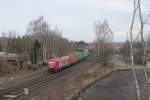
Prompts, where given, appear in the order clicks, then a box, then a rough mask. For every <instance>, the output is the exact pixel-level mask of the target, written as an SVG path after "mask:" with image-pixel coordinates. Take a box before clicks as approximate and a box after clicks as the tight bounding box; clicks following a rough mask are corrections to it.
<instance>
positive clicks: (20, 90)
mask: <svg viewBox="0 0 150 100" xmlns="http://www.w3.org/2000/svg"><path fill="white" fill-rule="evenodd" d="M54 76H55V74H53V75H52V74H50V73H48V71H45V72H43V73H41V74H40V75H38V76H36V77H34V78H33V79H32V80H29V81H26V82H24V83H21V84H16V85H14V86H12V87H9V88H7V89H4V90H1V91H0V100H14V99H17V98H19V97H20V96H23V95H25V93H24V89H25V88H26V89H28V92H31V91H33V90H35V89H36V88H39V87H40V86H42V85H44V84H46V83H47V82H48V81H49V80H50V78H52V77H54Z"/></svg>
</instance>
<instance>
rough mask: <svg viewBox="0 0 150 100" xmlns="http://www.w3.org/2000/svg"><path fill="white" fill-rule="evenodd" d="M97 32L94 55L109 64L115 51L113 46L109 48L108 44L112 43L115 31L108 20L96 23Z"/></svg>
mask: <svg viewBox="0 0 150 100" xmlns="http://www.w3.org/2000/svg"><path fill="white" fill-rule="evenodd" d="M95 34H96V40H95V51H94V55H95V56H96V60H97V61H98V62H102V63H103V64H106V65H107V64H108V62H109V61H110V58H111V55H112V51H113V50H112V49H111V48H108V45H110V44H111V42H112V40H113V32H112V30H111V29H110V27H109V24H108V22H107V20H105V21H104V22H103V23H101V22H97V23H95Z"/></svg>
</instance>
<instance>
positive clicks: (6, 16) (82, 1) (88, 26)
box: [0, 0, 150, 42]
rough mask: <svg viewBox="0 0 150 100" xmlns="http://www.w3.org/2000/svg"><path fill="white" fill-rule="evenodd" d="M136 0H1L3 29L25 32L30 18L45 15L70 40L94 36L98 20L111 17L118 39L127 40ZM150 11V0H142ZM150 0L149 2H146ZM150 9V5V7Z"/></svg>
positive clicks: (87, 39)
mask: <svg viewBox="0 0 150 100" xmlns="http://www.w3.org/2000/svg"><path fill="white" fill-rule="evenodd" d="M132 1H133V0H0V33H1V32H8V31H9V30H15V31H17V32H19V33H20V34H25V33H26V29H27V26H28V24H29V22H30V21H31V20H33V19H37V18H38V17H39V16H44V18H45V20H47V21H48V23H49V24H50V25H51V27H52V28H54V27H55V26H57V27H58V28H59V29H60V30H61V31H62V35H63V36H64V37H66V38H68V39H69V40H77V41H79V40H84V41H87V42H91V41H93V40H94V37H95V36H94V22H95V21H98V20H100V21H103V20H104V19H105V18H107V20H108V22H109V24H110V27H111V29H112V30H113V32H114V33H115V35H114V41H124V40H125V39H126V32H128V31H129V25H130V21H131V15H132ZM142 1H143V2H142V8H143V9H144V10H143V11H144V12H146V11H148V6H150V4H148V0H142ZM146 1H147V2H146ZM149 9H150V8H149Z"/></svg>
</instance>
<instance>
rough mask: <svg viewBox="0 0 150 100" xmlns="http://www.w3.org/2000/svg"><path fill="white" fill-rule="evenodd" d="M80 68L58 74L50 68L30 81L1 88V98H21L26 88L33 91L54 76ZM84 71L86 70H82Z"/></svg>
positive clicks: (6, 99)
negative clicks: (50, 71) (53, 72)
mask: <svg viewBox="0 0 150 100" xmlns="http://www.w3.org/2000/svg"><path fill="white" fill-rule="evenodd" d="M85 63H88V60H85V61H83V62H82V65H86V64H85ZM73 66H74V65H73ZM75 67H77V66H75ZM75 67H74V68H75ZM80 69H82V68H81V67H79V68H78V70H72V69H71V68H68V69H66V70H64V71H62V72H60V73H57V74H51V73H49V72H48V70H46V71H44V72H42V73H39V74H38V75H37V76H35V77H34V78H32V79H31V80H29V81H26V82H23V83H18V84H15V85H13V86H10V87H8V88H6V89H4V90H1V91H0V100H16V99H19V98H20V97H22V96H25V90H24V89H28V92H29V93H31V92H32V91H34V90H35V89H38V88H40V87H42V86H43V85H46V84H47V83H48V82H49V81H50V80H52V79H53V78H57V77H60V76H63V75H64V74H66V73H68V72H73V73H72V74H74V73H77V72H78V71H79V70H80ZM80 71H81V70H80ZM82 71H84V70H82ZM82 71H81V72H82Z"/></svg>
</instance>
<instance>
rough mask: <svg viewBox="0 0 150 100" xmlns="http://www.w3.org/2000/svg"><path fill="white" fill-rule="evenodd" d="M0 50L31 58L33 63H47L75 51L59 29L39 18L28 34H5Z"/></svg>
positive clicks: (1, 39) (30, 27)
mask: <svg viewBox="0 0 150 100" xmlns="http://www.w3.org/2000/svg"><path fill="white" fill-rule="evenodd" d="M0 50H1V51H5V52H7V53H16V54H22V55H26V56H30V58H31V61H32V63H39V62H44V61H47V59H48V58H52V57H55V56H63V55H65V54H67V53H69V52H71V51H72V50H73V46H72V44H71V42H69V41H68V40H67V39H65V38H63V37H62V36H61V32H60V31H59V30H58V28H55V29H50V25H49V24H48V23H47V22H46V21H45V20H44V18H43V17H39V18H38V19H37V20H33V21H31V22H30V24H29V26H28V28H27V33H26V34H25V35H24V36H19V35H18V33H17V32H14V31H11V32H8V33H6V32H3V33H2V37H1V38H0Z"/></svg>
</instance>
